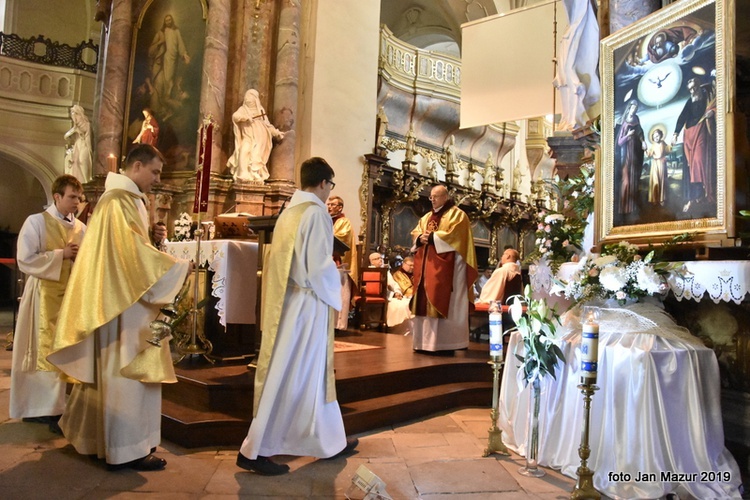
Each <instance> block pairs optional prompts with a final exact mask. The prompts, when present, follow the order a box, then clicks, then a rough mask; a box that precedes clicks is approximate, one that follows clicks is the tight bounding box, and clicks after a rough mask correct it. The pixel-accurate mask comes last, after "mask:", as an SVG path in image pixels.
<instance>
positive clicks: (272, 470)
mask: <svg viewBox="0 0 750 500" xmlns="http://www.w3.org/2000/svg"><path fill="white" fill-rule="evenodd" d="M237 467H239V468H240V469H245V470H249V471H252V472H256V473H258V474H260V475H261V476H280V475H282V474H286V473H287V472H289V466H288V465H286V464H277V463H274V462H272V461H271V459H270V458H268V457H261V456H260V455H258V458H256V459H255V460H250V459H249V458H247V457H246V456H245V455H243V454H242V453H238V454H237Z"/></svg>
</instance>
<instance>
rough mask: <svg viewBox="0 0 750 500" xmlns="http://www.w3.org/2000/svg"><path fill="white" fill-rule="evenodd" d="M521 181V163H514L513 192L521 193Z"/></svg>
mask: <svg viewBox="0 0 750 500" xmlns="http://www.w3.org/2000/svg"><path fill="white" fill-rule="evenodd" d="M522 181H523V172H522V171H521V162H520V161H518V162H516V168H514V169H513V185H512V186H513V187H512V189H513V191H515V192H517V193H520V192H521V182H522Z"/></svg>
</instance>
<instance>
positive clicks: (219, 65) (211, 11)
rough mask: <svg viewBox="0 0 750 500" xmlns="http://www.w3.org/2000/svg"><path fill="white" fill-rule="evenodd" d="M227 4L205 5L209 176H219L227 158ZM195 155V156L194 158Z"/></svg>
mask: <svg viewBox="0 0 750 500" xmlns="http://www.w3.org/2000/svg"><path fill="white" fill-rule="evenodd" d="M229 7H230V0H211V1H210V2H209V3H208V19H207V21H206V40H205V44H204V47H205V48H204V53H203V75H202V79H201V100H200V116H201V119H203V118H205V117H208V116H210V117H211V118H212V119H213V121H214V123H215V126H214V130H213V143H212V144H211V150H212V153H211V172H216V173H221V172H222V171H223V170H224V168H225V166H226V158H225V155H224V153H223V152H222V149H221V144H222V136H223V134H224V131H225V130H226V129H225V127H224V111H225V101H226V92H227V64H228V63H227V61H228V53H229V23H230V9H229ZM197 154H198V153H197V152H196V155H197Z"/></svg>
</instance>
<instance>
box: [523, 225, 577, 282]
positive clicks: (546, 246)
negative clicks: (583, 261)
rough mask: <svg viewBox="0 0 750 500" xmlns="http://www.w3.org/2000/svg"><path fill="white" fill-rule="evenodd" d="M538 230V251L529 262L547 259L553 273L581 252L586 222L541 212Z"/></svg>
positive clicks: (532, 254)
mask: <svg viewBox="0 0 750 500" xmlns="http://www.w3.org/2000/svg"><path fill="white" fill-rule="evenodd" d="M539 219H540V220H539V223H538V224H537V230H536V240H535V243H536V249H535V250H534V252H532V253H531V255H529V257H528V259H527V260H532V261H536V260H539V259H541V258H546V259H547V261H548V262H549V264H550V267H551V268H552V271H553V272H557V270H558V269H559V268H560V265H562V264H563V263H565V262H568V261H569V260H570V259H571V257H573V255H575V254H576V253H577V251H578V250H581V243H582V242H583V232H584V230H585V229H586V221H585V220H581V219H575V218H568V217H565V215H563V214H561V213H557V212H540V213H539Z"/></svg>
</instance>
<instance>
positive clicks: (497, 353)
mask: <svg viewBox="0 0 750 500" xmlns="http://www.w3.org/2000/svg"><path fill="white" fill-rule="evenodd" d="M500 307H502V306H498V305H497V303H496V302H493V303H492V304H491V305H490V308H489V312H490V356H492V357H493V358H502V357H503V316H502V314H500V311H501V309H500Z"/></svg>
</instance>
